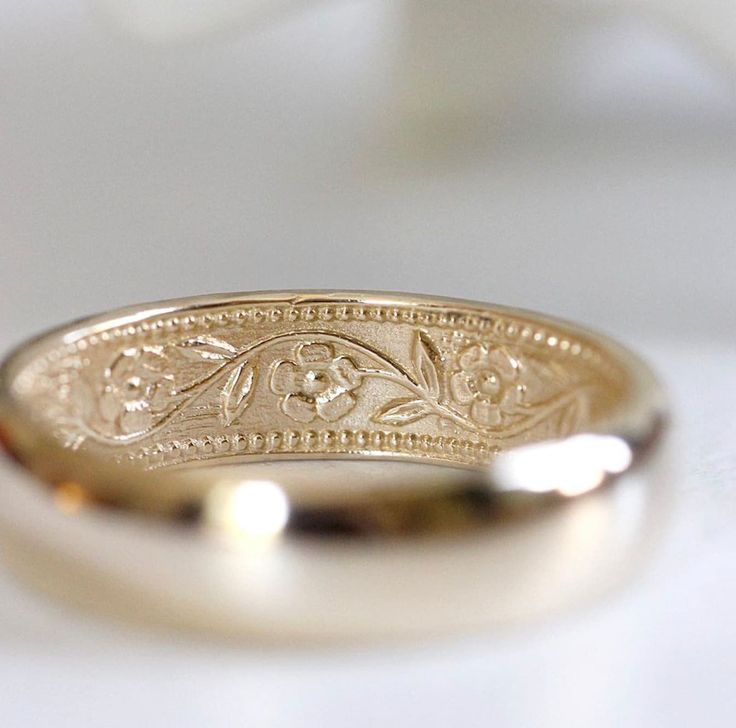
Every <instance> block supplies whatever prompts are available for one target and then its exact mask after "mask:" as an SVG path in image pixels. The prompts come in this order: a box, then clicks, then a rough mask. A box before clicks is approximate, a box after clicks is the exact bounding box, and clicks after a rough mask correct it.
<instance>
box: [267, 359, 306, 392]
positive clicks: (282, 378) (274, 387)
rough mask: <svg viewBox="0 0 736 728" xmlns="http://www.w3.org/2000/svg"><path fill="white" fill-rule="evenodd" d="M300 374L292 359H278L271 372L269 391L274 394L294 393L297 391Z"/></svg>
mask: <svg viewBox="0 0 736 728" xmlns="http://www.w3.org/2000/svg"><path fill="white" fill-rule="evenodd" d="M299 377H300V375H299V372H298V370H297V367H296V364H294V362H292V361H280V362H279V363H278V364H277V365H276V366H275V367H274V368H273V371H272V372H271V391H272V392H273V393H274V394H294V393H295V392H298V391H299V382H300V381H301V380H300V378H299Z"/></svg>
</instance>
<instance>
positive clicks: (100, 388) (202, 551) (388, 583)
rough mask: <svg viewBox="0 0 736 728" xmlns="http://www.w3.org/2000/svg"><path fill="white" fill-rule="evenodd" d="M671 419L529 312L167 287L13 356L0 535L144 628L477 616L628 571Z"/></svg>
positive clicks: (608, 357) (396, 630) (36, 573)
mask: <svg viewBox="0 0 736 728" xmlns="http://www.w3.org/2000/svg"><path fill="white" fill-rule="evenodd" d="M664 421H665V407H664V401H663V397H662V392H661V389H660V387H659V386H658V384H657V382H656V380H655V378H654V377H653V375H652V373H651V372H650V370H649V369H648V368H647V367H646V366H645V365H644V364H643V363H642V362H641V361H640V360H639V359H638V358H637V357H636V356H634V355H633V354H632V353H630V352H629V351H628V350H626V349H625V348H623V347H621V346H620V345H618V344H616V343H614V342H612V341H611V340H609V339H607V338H606V337H603V336H601V335H598V334H594V333H591V332H589V331H586V330H584V329H582V328H579V327H577V326H575V325H572V324H569V323H567V322H562V321H559V320H556V319H552V318H548V317H545V316H541V315H539V314H536V313H530V312H527V311H520V310H516V309H510V308H504V307H500V306H492V305H486V304H478V303H471V302H467V301H461V300H451V299H435V298H428V297H423V296H417V295H413V294H411V295H410V294H384V293H365V292H285V293H272V292H266V293H247V294H228V295H218V296H207V297H197V298H190V299H181V300H175V301H166V302H162V303H156V304H150V305H146V306H138V307H135V308H128V309H124V310H120V311H116V312H112V313H109V314H105V315H102V316H97V317H94V318H90V319H87V320H84V321H80V322H77V323H74V324H71V325H69V326H66V327H63V328H60V329H56V330H54V331H51V332H49V333H46V334H44V335H42V336H40V337H38V338H36V339H35V340H33V341H31V342H29V343H27V344H25V345H23V346H21V347H20V348H18V349H16V351H15V352H13V353H12V354H11V355H10V356H9V357H8V359H6V361H5V362H4V364H3V365H2V368H1V369H0V428H1V430H0V434H1V435H2V441H3V444H4V446H5V449H6V450H7V452H8V453H9V454H10V455H12V456H13V458H14V459H15V460H16V461H17V462H18V463H20V465H21V466H22V468H15V469H13V470H12V471H11V469H10V467H9V466H7V465H5V466H4V472H5V474H6V481H8V483H9V484H7V485H6V487H5V488H4V489H3V493H2V495H1V496H0V499H2V513H3V515H2V516H0V519H2V520H3V526H2V533H1V534H0V535H1V537H2V540H3V543H4V544H5V553H6V557H7V559H8V561H9V562H10V563H12V564H13V565H14V567H15V568H17V569H18V570H19V571H22V572H23V573H24V574H26V576H28V577H29V578H32V579H33V580H34V581H35V582H36V583H39V584H41V585H42V586H44V587H46V588H47V589H50V590H52V591H54V592H56V593H59V594H62V595H63V596H65V597H67V598H70V599H74V600H75V601H78V602H83V603H85V604H86V605H88V606H94V607H97V608H101V609H104V610H105V611H106V612H111V611H112V612H115V613H120V614H124V615H125V616H126V617H128V618H131V617H132V618H136V619H140V620H142V621H145V622H165V623H166V624H173V625H181V626H186V627H196V628H200V629H204V630H207V631H210V632H218V633H222V634H227V635H256V636H261V637H268V638H307V639H316V638H320V639H322V638H344V637H361V636H368V635H394V634H402V635H413V634H423V633H427V632H431V633H435V632H441V631H446V630H449V629H465V628H471V627H477V626H482V625H488V624H493V623H497V622H502V621H507V620H510V619H512V620H513V619H520V618H524V617H526V616H528V615H531V614H536V613H542V612H546V611H550V610H551V609H554V608H558V607H561V606H562V605H565V604H567V603H569V602H570V601H571V600H572V596H573V595H577V596H580V595H582V596H586V595H589V594H592V593H595V592H599V591H601V590H602V589H603V588H607V586H610V582H611V581H614V580H615V579H616V578H618V577H620V575H621V574H622V573H623V572H625V571H626V570H627V569H628V568H629V567H630V566H631V564H632V563H633V562H634V561H635V560H636V559H635V558H634V554H636V553H637V552H638V551H639V549H640V547H641V545H642V543H643V542H644V541H646V540H647V538H648V537H649V536H650V535H651V532H652V530H653V528H654V527H653V526H652V523H653V521H652V515H653V513H655V512H656V510H657V509H656V507H654V506H653V505H652V504H653V502H654V501H655V500H656V497H657V495H656V494H657V493H658V492H659V488H658V485H657V482H656V481H658V480H661V478H659V479H658V478H657V477H654V476H652V475H651V471H652V465H653V464H654V463H656V462H658V459H657V458H656V457H655V451H656V449H657V448H656V447H655V446H656V444H657V442H658V440H659V439H660V435H661V433H662V430H663V424H664ZM355 460H360V461H362V462H361V463H356V462H352V461H355ZM387 460H391V461H395V462H392V463H386V462H378V461H387ZM295 461H296V462H295ZM371 461H372V462H371ZM409 464H412V465H409ZM438 465H441V466H446V467H444V468H436V467H434V466H438ZM448 466H449V467H448ZM31 474H33V476H34V477H33V478H31ZM31 479H33V480H34V481H35V482H39V483H41V482H43V483H45V484H46V485H47V486H49V490H50V493H51V497H50V498H49V497H43V496H42V492H41V491H40V489H38V488H30V487H28V484H27V483H26V481H30V480H31ZM123 512H127V513H129V514H136V513H137V514H139V515H140V516H147V517H148V518H143V517H141V518H128V517H123V516H122V515H121V514H122V513H123ZM161 521H164V522H168V524H169V525H168V526H166V527H165V526H163V525H161V523H160V522H161ZM173 525H177V526H179V527H178V528H175V527H172V526H173ZM603 572H605V573H606V574H608V575H609V576H610V577H611V578H610V579H602V578H601V574H602V573H603ZM604 582H606V583H605V584H604Z"/></svg>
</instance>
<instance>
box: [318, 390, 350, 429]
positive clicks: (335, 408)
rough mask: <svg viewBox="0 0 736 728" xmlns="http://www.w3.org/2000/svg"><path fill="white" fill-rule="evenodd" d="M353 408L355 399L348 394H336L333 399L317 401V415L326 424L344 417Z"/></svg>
mask: <svg viewBox="0 0 736 728" xmlns="http://www.w3.org/2000/svg"><path fill="white" fill-rule="evenodd" d="M353 407H355V397H353V395H352V394H350V393H349V392H343V393H342V394H338V395H337V397H334V398H333V399H321V400H317V414H319V416H320V417H321V418H322V419H323V420H327V422H334V421H335V420H339V419H340V418H341V417H344V416H345V415H346V414H347V413H348V412H350V410H351V409H353Z"/></svg>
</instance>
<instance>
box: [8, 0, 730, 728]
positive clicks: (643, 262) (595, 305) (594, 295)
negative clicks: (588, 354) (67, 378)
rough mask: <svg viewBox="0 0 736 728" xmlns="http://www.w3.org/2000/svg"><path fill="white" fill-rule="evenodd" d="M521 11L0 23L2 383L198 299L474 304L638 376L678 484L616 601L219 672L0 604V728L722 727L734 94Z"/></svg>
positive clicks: (578, 13)
mask: <svg viewBox="0 0 736 728" xmlns="http://www.w3.org/2000/svg"><path fill="white" fill-rule="evenodd" d="M151 2H152V4H153V5H152V6H151V7H150V8H149V9H151V8H152V7H153V6H155V5H156V2H154V0H151ZM159 4H161V3H159ZM230 4H233V5H237V3H234V2H233V3H230ZM274 4H275V3H274ZM542 4H543V5H545V6H546V5H549V7H547V8H546V9H545V10H544V12H545V13H547V12H549V15H544V14H542V10H539V9H537V8H535V6H533V5H529V3H524V6H525V8H526V9H525V10H524V12H526V13H527V14H528V13H529V12H530V11H529V9H528V7H527V6H529V7H532V11H531V14H532V16H533V17H534V18H535V20H534V22H531V23H527V22H526V20H525V21H524V23H521V22H520V24H518V25H513V23H512V24H511V25H509V17H507V15H504V16H503V18H502V20H503V22H501V20H499V22H495V21H496V20H498V18H496V16H493V14H492V13H491V15H490V16H488V13H487V12H486V11H485V10H483V11H481V10H479V9H478V7H480V6H478V3H474V2H455V3H452V2H450V1H449V0H447V2H445V3H442V2H439V0H432V1H431V2H429V3H427V4H426V5H424V6H423V4H422V3H416V2H413V1H412V0H407V1H406V2H388V1H387V0H320V1H319V2H304V0H302V1H301V2H299V3H296V2H294V3H283V8H282V10H281V11H280V12H278V13H264V14H263V17H260V18H259V19H258V20H257V22H253V23H249V22H245V21H243V22H239V21H236V20H233V21H228V22H227V23H225V25H226V26H228V27H226V28H225V29H221V30H219V31H218V32H213V33H205V34H203V35H202V37H193V38H187V39H167V38H165V37H158V35H156V34H154V35H156V37H154V38H151V37H147V38H142V37H140V36H139V35H137V33H140V32H141V29H143V30H144V31H145V29H146V27H147V26H146V24H145V23H143V25H142V26H141V25H138V26H136V25H135V24H132V23H130V22H128V21H129V20H130V19H129V18H127V16H126V15H125V13H123V14H122V18H123V19H122V20H121V16H118V15H116V14H115V12H113V11H112V10H111V8H112V9H113V10H114V9H115V8H116V7H117V8H118V10H119V8H120V7H124V4H121V3H116V2H114V0H107V1H106V2H105V3H97V4H95V3H94V2H90V3H82V2H75V1H73V0H68V1H67V2H64V3H61V2H58V3H54V2H49V0H4V1H2V2H0V173H1V176H0V179H1V180H2V185H1V186H0V263H1V264H2V265H1V266H0V291H1V292H2V293H1V294H0V295H1V298H0V303H1V305H0V348H2V350H6V349H7V348H9V347H10V346H11V345H12V344H15V343H18V342H19V341H20V340H22V339H23V338H25V337H27V336H29V335H31V334H34V333H37V332H38V331H39V330H41V329H43V328H45V327H49V326H52V325H55V324H59V323H63V322H65V321H67V320H68V319H71V318H74V317H78V316H82V315H85V314H88V313H93V312H96V311H100V310H104V309H108V308H112V307H115V306H119V305H125V304H128V303H133V302H137V301H148V300H155V299H160V298H166V297H178V296H183V295H189V294H195V293H208V292H215V291H227V290H249V289H269V288H277V289H284V288H362V289H380V290H406V291H418V292H429V293H436V294H439V295H450V296H460V297H465V298H474V299H480V300H490V301H495V302H499V303H506V304H512V305H519V306H523V307H527V308H536V309H541V310H544V311H547V312H549V313H554V314H557V315H560V316H564V317H568V318H572V319H576V320H580V321H583V322H586V323H588V324H590V325H592V326H596V327H599V328H603V329H604V330H606V331H608V332H609V333H612V334H614V335H617V336H618V337H619V338H622V339H624V340H625V341H627V342H629V343H631V344H633V345H635V346H637V347H638V348H639V349H640V350H641V351H642V352H643V353H644V354H645V355H646V356H647V357H648V358H649V359H650V360H651V361H652V362H653V363H654V364H655V366H656V367H657V368H658V370H659V371H660V373H661V374H662V377H663V379H664V380H665V382H666V383H667V385H668V386H669V389H670V395H671V398H672V400H673V408H674V410H675V419H676V425H677V428H676V433H675V437H674V442H675V443H676V447H675V450H676V451H677V453H678V458H679V462H680V466H681V476H680V478H679V479H678V481H677V483H676V484H675V486H674V487H675V489H676V491H677V494H678V499H677V503H678V506H677V509H676V514H675V516H674V517H673V522H672V526H671V530H670V532H669V534H668V537H667V539H666V542H665V543H664V544H663V545H662V548H661V550H660V554H659V556H658V557H657V559H656V560H655V563H653V564H652V565H651V566H650V567H649V569H648V570H647V572H646V573H645V575H644V576H643V577H642V578H641V580H640V582H638V583H636V584H633V585H631V587H630V588H629V589H628V590H626V591H625V592H624V593H621V594H620V595H617V596H616V597H614V598H612V599H611V600H610V601H609V602H607V603H605V604H600V605H598V606H596V607H594V608H592V609H589V610H587V611H585V612H584V613H579V614H575V615H571V616H569V617H567V618H565V619H563V620H561V621H560V620H558V621H556V622H555V623H553V624H550V625H545V626H542V627H536V628H533V629H530V630H529V631H524V632H521V633H514V634H512V635H500V636H499V635H490V636H479V637H478V638H477V639H473V640H468V639H465V640H463V641H461V642H453V643H449V644H448V643H445V644H441V645H429V646H426V647H423V648H420V649H419V648H414V649H405V648H404V649H391V650H389V649H385V648H384V649H371V650H369V651H365V652H364V651H361V652H356V651H355V650H349V651H332V652H329V653H322V652H314V653H303V652H301V653H288V652H283V651H282V652H277V653H274V652H264V651H262V650H261V651H255V650H244V649H237V650H235V649H232V650H229V649H225V650H223V649H222V647H219V648H216V647H214V646H211V645H209V646H208V645H206V644H199V643H197V644H193V643H190V642H187V641H185V640H182V639H181V638H172V637H166V636H159V637H151V636H144V635H140V634H136V633H135V632H127V631H121V630H120V629H119V628H114V627H112V626H111V625H108V624H105V623H102V622H99V623H98V622H95V621H93V620H91V619H90V618H88V617H86V616H84V615H77V614H74V613H71V612H69V611H67V610H66V609H65V608H63V607H60V606H58V605H56V604H51V603H47V602H46V600H45V599H44V598H43V597H40V596H38V595H36V594H34V593H30V592H28V591H26V590H25V588H24V587H22V586H21V585H18V584H16V583H15V582H13V581H12V579H11V578H10V577H9V576H5V575H4V574H3V573H2V571H0V725H2V726H3V728H8V727H9V726H30V725H38V726H67V725H69V726H71V725H75V726H80V725H90V726H92V725H94V726H97V725H105V726H127V725H136V724H142V723H145V724H146V725H167V726H169V725H170V726H177V728H182V727H184V726H190V725H191V726H195V725H196V726H201V725H206V726H219V725H223V726H229V725H255V726H315V727H316V726H319V727H320V728H322V727H326V728H331V727H333V726H345V725H350V726H352V727H353V728H355V727H362V726H366V727H368V726H378V725H384V726H387V725H388V726H392V725H397V726H398V725H402V726H406V725H417V726H420V725H421V726H438V727H440V726H441V727H442V728H445V727H446V726H447V725H448V724H450V723H453V724H457V725H463V726H489V725H491V726H507V725H508V726H532V725H534V726H557V725H560V726H562V725H564V726H577V725H580V726H591V725H595V726H597V728H604V727H605V726H620V725H628V726H668V727H671V726H680V725H682V726H692V725H698V726H699V727H704V726H721V725H722V726H727V725H732V724H733V723H732V721H733V715H734V710H735V709H736V702H734V701H736V698H734V695H736V693H735V692H734V690H733V688H734V675H736V656H735V655H734V653H735V652H736V620H735V619H734V614H736V586H735V581H734V580H735V579H736V536H735V535H734V533H735V529H734V526H735V525H736V482H735V480H736V452H735V446H734V443H735V442H736V425H735V424H734V421H735V420H736V418H735V417H734V413H735V412H736V347H735V346H734V333H735V332H736V304H734V293H735V292H736V235H735V231H736V65H734V66H730V65H729V63H728V62H727V56H726V55H725V54H724V55H719V54H718V53H717V52H714V51H713V49H711V48H710V47H709V45H708V43H707V42H705V41H704V39H703V38H702V37H701V36H699V35H698V34H695V33H693V34H689V33H688V27H687V25H686V24H681V25H680V26H679V27H677V28H676V29H675V26H673V25H672V24H669V23H668V22H657V21H658V18H657V16H656V14H654V13H649V14H646V15H645V14H643V13H638V12H636V10H635V9H633V8H626V7H622V8H620V9H617V8H615V7H609V8H607V9H605V10H603V9H601V10H600V12H596V10H597V5H596V4H595V3H592V4H590V6H589V7H585V8H584V7H583V6H584V5H585V3H581V6H580V7H577V6H576V4H575V3H573V2H567V3H566V6H568V7H566V8H565V9H564V11H560V12H558V11H557V10H556V9H554V8H552V4H550V3H542ZM138 5H140V3H139V4H138ZM164 5H166V4H165V3H164ZM169 5H171V4H170V3H169ZM194 5H196V3H194ZM496 5H504V3H502V2H500V0H499V2H498V3H496ZM476 6H478V7H476ZM490 6H491V3H489V7H490ZM133 7H134V6H133V5H131V6H130V8H129V10H130V9H131V8H133ZM141 7H144V8H145V7H146V5H145V4H143V5H141ZM448 7H449V8H451V11H448ZM494 7H495V6H494ZM171 12H174V11H171ZM131 13H132V10H131ZM474 13H475V15H474ZM484 13H485V15H484ZM537 13H539V14H538V15H537ZM144 16H145V13H144ZM167 17H168V16H167V15H166V14H164V16H163V21H161V22H162V23H163V25H162V26H161V27H164V28H165V27H166V26H165V22H166V19H167ZM126 18H127V20H126ZM527 19H528V18H527ZM486 22H487V23H488V24H487V25H484V23H486ZM156 27H157V28H158V27H159V26H156ZM507 28H513V29H514V33H513V34H508V33H507V31H506V30H505V29H507ZM527 31H528V33H527ZM532 33H534V34H532ZM537 34H538V35H537ZM144 35H145V33H144ZM149 35H150V34H149ZM195 35H196V34H195ZM538 39H539V41H538ZM537 41H538V42H537ZM735 42H736V41H735ZM489 64H490V65H489Z"/></svg>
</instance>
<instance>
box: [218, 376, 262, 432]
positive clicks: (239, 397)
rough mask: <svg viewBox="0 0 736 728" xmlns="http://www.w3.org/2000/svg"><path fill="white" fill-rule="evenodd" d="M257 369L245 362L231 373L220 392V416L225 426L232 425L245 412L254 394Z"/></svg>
mask: <svg viewBox="0 0 736 728" xmlns="http://www.w3.org/2000/svg"><path fill="white" fill-rule="evenodd" d="M255 376H256V372H255V369H254V368H253V367H252V366H250V364H247V363H246V362H243V363H242V364H238V366H236V367H235V369H233V370H232V371H231V372H230V375H229V376H228V378H227V381H226V382H225V386H224V387H223V388H222V390H221V391H220V407H221V408H222V411H221V413H220V416H221V417H222V421H223V422H224V423H225V425H231V424H232V423H233V422H235V421H236V420H237V419H238V418H239V417H240V416H241V415H242V414H243V412H244V411H245V408H246V407H247V406H248V402H249V401H250V395H251V393H252V392H253V382H254V381H255Z"/></svg>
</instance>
